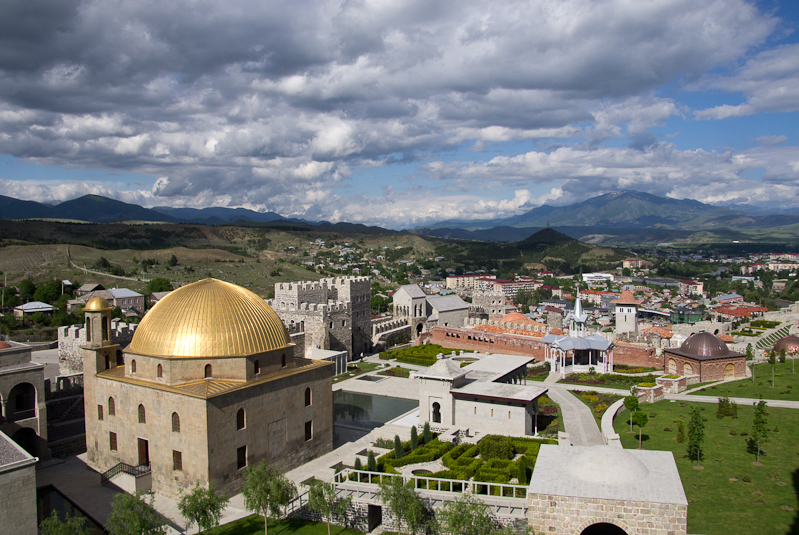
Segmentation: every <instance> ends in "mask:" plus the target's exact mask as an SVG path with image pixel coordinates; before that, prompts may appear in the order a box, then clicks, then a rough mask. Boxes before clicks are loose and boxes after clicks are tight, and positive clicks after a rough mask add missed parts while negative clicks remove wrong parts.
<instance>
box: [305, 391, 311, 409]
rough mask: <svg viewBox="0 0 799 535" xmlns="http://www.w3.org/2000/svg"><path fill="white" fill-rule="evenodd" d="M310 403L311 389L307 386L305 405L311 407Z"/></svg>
mask: <svg viewBox="0 0 799 535" xmlns="http://www.w3.org/2000/svg"><path fill="white" fill-rule="evenodd" d="M310 405H311V389H310V388H306V389H305V406H306V407H310Z"/></svg>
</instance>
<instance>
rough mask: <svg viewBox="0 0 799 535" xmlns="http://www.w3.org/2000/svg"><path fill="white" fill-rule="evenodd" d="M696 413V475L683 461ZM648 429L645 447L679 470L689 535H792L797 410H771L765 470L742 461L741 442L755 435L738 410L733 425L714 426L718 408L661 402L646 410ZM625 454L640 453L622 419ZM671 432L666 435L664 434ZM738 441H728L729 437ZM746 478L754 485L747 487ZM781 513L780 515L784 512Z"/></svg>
mask: <svg viewBox="0 0 799 535" xmlns="http://www.w3.org/2000/svg"><path fill="white" fill-rule="evenodd" d="M693 406H696V407H698V408H699V409H700V411H701V414H702V417H703V419H706V421H705V422H704V423H705V433H706V434H705V441H704V446H703V456H702V459H703V460H702V466H703V467H704V468H703V469H701V470H697V469H694V468H693V465H694V464H695V461H691V460H689V459H688V458H687V457H686V449H687V427H688V421H689V419H690V417H689V411H690V409H691V407H693ZM643 408H644V410H646V411H647V413H648V414H649V423H648V424H647V426H646V427H644V430H643V447H644V449H647V450H668V451H672V452H673V453H674V457H675V460H676V462H677V469H678V470H679V472H680V476H681V478H682V484H683V487H684V489H685V494H686V497H687V498H688V503H689V505H688V533H705V534H708V535H728V534H748V533H758V534H759V535H783V534H786V533H797V531H796V530H797V526H799V524H795V525H794V526H793V528H789V526H791V525H792V523H795V522H799V516H797V511H796V509H797V508H799V506H798V505H797V494H796V493H797V487H799V468H797V466H798V465H799V450H797V444H799V410H792V409H776V408H769V409H768V412H769V414H768V424H767V425H768V427H769V429H772V430H773V429H775V428H778V431H777V432H773V431H772V432H771V433H770V434H769V441H768V443H766V444H765V445H764V450H765V452H766V455H763V456H761V463H762V466H755V465H753V464H752V463H753V462H754V461H755V456H754V455H753V454H751V453H747V448H746V436H741V433H742V432H744V433H748V432H750V431H751V428H752V417H753V413H754V411H753V408H752V407H749V406H741V407H739V408H738V419H736V420H733V419H730V418H724V419H721V420H719V419H717V418H716V405H714V404H708V403H695V404H694V403H684V402H679V403H671V402H668V401H661V402H659V403H655V404H653V405H644V406H643ZM677 418H681V419H682V420H683V421H684V422H685V426H686V442H684V443H682V444H678V443H677V441H676V438H675V437H676V435H677V423H676V422H675V421H674V420H675V419H677ZM614 427H615V429H616V432H617V433H619V435H620V436H621V440H622V445H623V446H624V447H625V448H637V447H638V428H635V431H634V432H633V433H630V427H629V421H628V419H627V418H626V417H618V418H616V420H615V421H614ZM667 428H668V429H670V431H665V429H667ZM733 432H734V433H735V435H734V436H733V435H732V434H731V433H733ZM744 476H748V478H749V479H751V481H750V482H748V483H747V482H744V481H743V479H744ZM783 507H785V508H783Z"/></svg>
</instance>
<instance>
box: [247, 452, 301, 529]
mask: <svg viewBox="0 0 799 535" xmlns="http://www.w3.org/2000/svg"><path fill="white" fill-rule="evenodd" d="M241 493H242V494H243V495H244V505H245V507H247V509H250V510H252V511H256V512H257V513H259V514H260V515H262V516H263V517H264V534H268V533H269V519H270V518H275V517H278V516H279V515H280V507H281V506H285V505H288V503H289V502H290V501H291V500H293V499H294V498H296V497H297V487H295V486H294V483H292V482H291V481H289V479H288V478H286V476H284V475H283V474H281V473H280V472H278V470H277V468H275V467H273V466H268V465H267V464H266V461H261V463H260V464H259V465H258V466H255V467H250V466H248V467H247V468H246V469H245V470H244V487H243V488H242V489H241Z"/></svg>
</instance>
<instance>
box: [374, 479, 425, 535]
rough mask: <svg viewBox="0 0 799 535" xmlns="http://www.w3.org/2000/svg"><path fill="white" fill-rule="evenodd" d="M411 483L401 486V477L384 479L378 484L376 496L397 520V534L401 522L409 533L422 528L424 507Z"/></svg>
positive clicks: (400, 527)
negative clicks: (403, 521)
mask: <svg viewBox="0 0 799 535" xmlns="http://www.w3.org/2000/svg"><path fill="white" fill-rule="evenodd" d="M412 485H413V483H410V482H409V483H408V484H407V485H405V484H403V482H402V478H401V477H392V478H384V479H383V480H382V481H381V482H380V488H379V490H378V491H377V496H378V498H380V500H381V501H382V502H383V503H384V504H386V507H388V508H389V510H390V511H391V514H392V515H394V517H395V518H396V519H397V533H398V534H400V535H401V533H402V520H405V524H406V525H407V526H408V529H409V530H410V532H411V533H412V534H413V533H416V531H417V530H418V529H419V528H420V527H422V524H423V523H424V517H425V509H424V505H422V501H421V500H420V499H419V495H418V494H416V492H415V491H414V490H413V487H412Z"/></svg>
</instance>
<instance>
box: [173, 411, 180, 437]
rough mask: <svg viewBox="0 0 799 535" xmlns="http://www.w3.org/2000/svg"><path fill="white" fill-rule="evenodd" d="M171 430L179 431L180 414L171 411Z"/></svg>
mask: <svg viewBox="0 0 799 535" xmlns="http://www.w3.org/2000/svg"><path fill="white" fill-rule="evenodd" d="M172 432H173V433H180V416H178V413H176V412H173V413H172Z"/></svg>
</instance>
